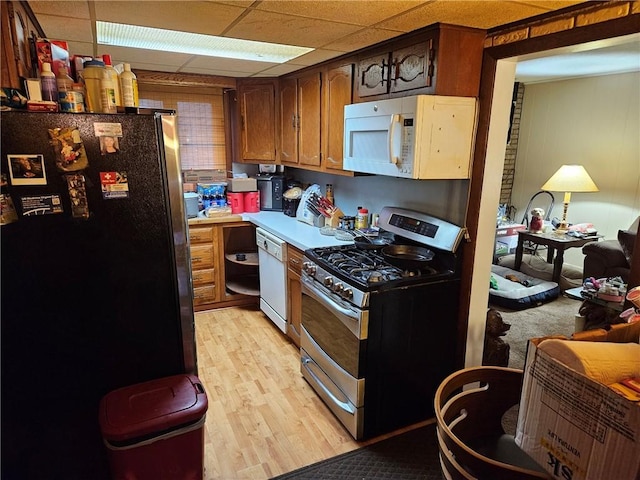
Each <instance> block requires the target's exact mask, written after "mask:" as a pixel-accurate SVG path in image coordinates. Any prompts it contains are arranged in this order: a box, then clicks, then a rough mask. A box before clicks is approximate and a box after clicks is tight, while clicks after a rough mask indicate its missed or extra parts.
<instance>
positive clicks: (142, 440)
mask: <svg viewBox="0 0 640 480" xmlns="http://www.w3.org/2000/svg"><path fill="white" fill-rule="evenodd" d="M207 405H208V402H207V395H206V393H205V391H204V388H203V386H202V383H201V382H200V380H199V379H198V377H196V376H195V375H174V376H171V377H165V378H160V379H157V380H151V381H149V382H144V383H139V384H136V385H132V386H130V387H124V388H120V389H117V390H114V391H112V392H110V393H108V394H107V395H105V396H104V397H103V398H102V400H101V401H100V413H99V416H100V430H101V432H102V437H103V440H104V443H105V445H106V446H107V449H108V455H109V464H110V466H111V474H112V478H114V479H122V480H124V479H130V478H135V479H137V480H146V479H149V480H152V479H153V480H158V479H166V480H169V479H171V480H173V479H176V478H189V479H202V478H203V476H204V428H203V427H204V421H205V414H206V412H207Z"/></svg>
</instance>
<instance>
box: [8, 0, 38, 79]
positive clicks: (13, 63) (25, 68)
mask: <svg viewBox="0 0 640 480" xmlns="http://www.w3.org/2000/svg"><path fill="white" fill-rule="evenodd" d="M0 4H1V5H0V10H1V17H0V18H1V22H2V23H1V30H2V59H1V62H0V65H1V67H2V86H3V87H12V88H20V89H22V88H23V85H22V80H21V79H22V78H32V77H37V76H38V72H37V71H36V69H35V68H34V62H33V60H35V59H32V57H31V45H30V42H29V39H30V38H31V37H32V36H35V37H45V34H44V31H43V30H42V27H40V24H39V23H38V21H37V20H36V18H35V15H34V14H33V12H32V11H31V8H30V7H29V4H28V3H27V2H15V1H2V2H0Z"/></svg>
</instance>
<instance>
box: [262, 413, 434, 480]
mask: <svg viewBox="0 0 640 480" xmlns="http://www.w3.org/2000/svg"><path fill="white" fill-rule="evenodd" d="M378 479H380V480H383V479H384V480H414V479H415V480H418V479H419V480H442V470H441V469H440V460H439V458H438V440H437V438H436V429H435V424H430V425H425V426H423V427H419V428H416V429H414V430H410V431H408V432H405V433H402V434H399V435H396V436H394V437H391V438H387V439H385V440H382V441H380V442H377V443H373V444H371V445H367V446H366V447H362V448H359V449H357V450H353V451H351V452H347V453H343V454H342V455H338V456H336V457H333V458H330V459H328V460H323V461H321V462H318V463H314V464H312V465H308V466H306V467H302V468H299V469H298V470H294V471H292V472H289V473H285V474H283V475H279V476H277V477H274V478H273V479H272V480H378Z"/></svg>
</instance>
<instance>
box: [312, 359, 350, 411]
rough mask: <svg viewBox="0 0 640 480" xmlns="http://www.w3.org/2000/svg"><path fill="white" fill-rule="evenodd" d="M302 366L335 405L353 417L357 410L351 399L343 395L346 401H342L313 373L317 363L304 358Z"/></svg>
mask: <svg viewBox="0 0 640 480" xmlns="http://www.w3.org/2000/svg"><path fill="white" fill-rule="evenodd" d="M302 365H303V366H304V368H305V369H306V370H307V372H309V375H311V376H312V377H313V379H314V380H315V382H316V385H317V386H318V387H319V388H321V389H322V391H323V392H324V393H325V394H326V395H327V396H328V397H329V398H330V399H331V401H332V402H333V403H335V404H336V405H337V406H338V407H340V408H341V409H342V410H344V411H345V412H347V413H349V414H351V415H353V414H355V412H356V409H355V407H353V406H352V405H351V404H350V403H349V399H348V398H347V396H346V395H344V394H343V395H344V398H345V399H344V400H340V399H339V398H338V397H336V396H335V394H334V393H333V392H332V391H331V390H329V389H328V388H327V386H326V385H325V384H324V383H323V382H322V380H321V379H320V377H318V375H317V374H316V372H314V371H313V367H314V366H315V365H316V363H315V362H314V361H313V360H312V359H310V358H309V357H306V356H303V357H302ZM341 393H342V392H341Z"/></svg>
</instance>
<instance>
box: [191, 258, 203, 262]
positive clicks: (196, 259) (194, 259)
mask: <svg viewBox="0 0 640 480" xmlns="http://www.w3.org/2000/svg"><path fill="white" fill-rule="evenodd" d="M191 261H192V262H194V263H199V262H201V261H202V258H201V257H191Z"/></svg>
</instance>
